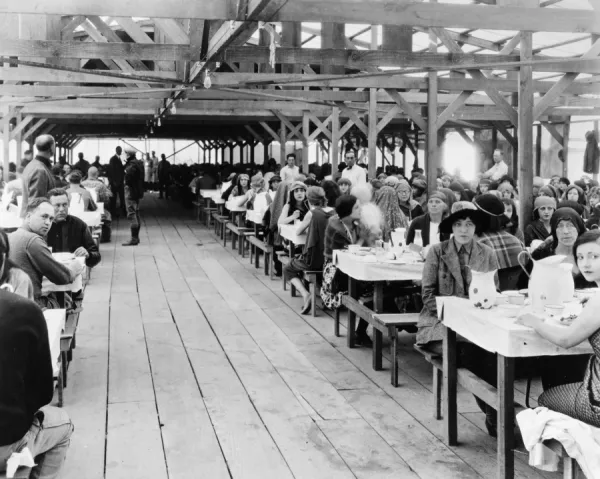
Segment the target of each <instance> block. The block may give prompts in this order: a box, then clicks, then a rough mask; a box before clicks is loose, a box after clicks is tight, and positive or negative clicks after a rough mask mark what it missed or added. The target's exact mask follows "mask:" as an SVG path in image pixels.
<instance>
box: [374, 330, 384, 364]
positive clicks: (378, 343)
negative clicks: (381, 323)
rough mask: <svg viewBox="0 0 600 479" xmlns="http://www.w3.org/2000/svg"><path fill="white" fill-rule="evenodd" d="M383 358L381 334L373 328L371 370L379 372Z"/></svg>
mask: <svg viewBox="0 0 600 479" xmlns="http://www.w3.org/2000/svg"><path fill="white" fill-rule="evenodd" d="M382 357H383V334H382V333H381V331H379V330H378V329H376V328H373V369H374V370H375V371H381V369H382V368H383V367H382Z"/></svg>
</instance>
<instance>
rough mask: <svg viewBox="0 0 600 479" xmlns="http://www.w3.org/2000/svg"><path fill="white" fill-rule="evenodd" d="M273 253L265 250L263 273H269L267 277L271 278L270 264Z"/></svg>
mask: <svg viewBox="0 0 600 479" xmlns="http://www.w3.org/2000/svg"><path fill="white" fill-rule="evenodd" d="M272 255H273V253H272V252H267V251H265V259H264V261H265V275H267V274H268V275H269V278H270V279H271V280H272V279H273V265H272V264H271V261H272V260H271V257H272Z"/></svg>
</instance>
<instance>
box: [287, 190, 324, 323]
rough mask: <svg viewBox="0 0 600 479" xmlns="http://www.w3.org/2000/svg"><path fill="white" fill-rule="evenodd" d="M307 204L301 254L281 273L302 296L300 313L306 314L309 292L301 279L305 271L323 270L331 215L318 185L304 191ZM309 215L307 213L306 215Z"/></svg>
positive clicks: (309, 306) (322, 191)
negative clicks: (304, 238) (305, 231)
mask: <svg viewBox="0 0 600 479" xmlns="http://www.w3.org/2000/svg"><path fill="white" fill-rule="evenodd" d="M306 197H307V199H308V204H309V205H310V208H311V211H310V213H309V214H310V218H311V219H310V224H309V226H308V232H307V233H306V243H305V245H304V248H303V250H302V254H301V255H300V256H297V257H295V258H292V259H291V260H290V262H289V264H288V265H286V266H285V267H284V268H283V274H284V277H285V279H286V280H287V281H289V282H290V283H291V284H292V286H294V287H295V288H296V289H297V290H298V291H299V292H300V294H301V295H302V297H303V298H304V305H303V306H302V310H301V313H302V314H306V313H308V312H309V311H310V308H311V305H312V303H311V297H310V292H309V291H308V290H307V289H306V287H305V286H304V282H303V280H302V276H303V273H304V272H305V271H322V270H323V262H324V256H323V249H324V246H325V229H326V227H327V223H328V221H329V218H330V217H331V216H333V210H332V209H331V208H327V210H326V209H325V208H326V207H325V205H326V201H327V198H326V196H325V191H324V190H323V188H321V187H319V186H311V187H309V188H308V190H307V192H306ZM306 216H307V217H308V216H309V215H308V214H307V215H306Z"/></svg>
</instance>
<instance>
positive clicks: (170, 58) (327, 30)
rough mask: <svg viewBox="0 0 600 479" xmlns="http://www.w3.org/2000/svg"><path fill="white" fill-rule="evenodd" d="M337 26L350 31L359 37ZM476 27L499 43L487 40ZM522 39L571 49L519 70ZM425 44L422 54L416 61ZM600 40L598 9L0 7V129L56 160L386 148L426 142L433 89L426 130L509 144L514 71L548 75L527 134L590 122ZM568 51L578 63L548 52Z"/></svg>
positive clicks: (298, 0)
mask: <svg viewBox="0 0 600 479" xmlns="http://www.w3.org/2000/svg"><path fill="white" fill-rule="evenodd" d="M572 5H575V6H576V7H577V8H572ZM301 22H305V23H304V24H303V23H301ZM309 22H312V23H309ZM314 23H317V25H315V24H314ZM319 24H320V25H319ZM343 24H362V26H361V27H360V29H359V31H360V32H361V33H360V35H354V36H352V35H347V33H346V32H345V29H344V25H343ZM371 25H377V26H378V27H373V28H371V27H370V26H371ZM381 26H382V27H381ZM381 28H382V29H383V35H382V38H383V41H380V40H379V35H378V34H377V32H378V29H381ZM465 29H467V30H465ZM483 29H486V30H498V31H502V32H506V31H508V32H509V34H508V35H506V36H504V37H503V38H502V39H501V40H499V41H490V40H489V39H486V38H483V37H482V36H478V31H479V32H481V31H482V30H483ZM355 30H356V28H355ZM370 31H372V32H373V34H371V35H370V34H369V32H370ZM521 32H527V34H529V33H530V32H568V33H570V34H572V38H568V39H566V40H561V41H559V42H557V41H552V40H551V37H548V38H549V40H551V41H550V42H549V43H548V44H547V45H546V46H544V45H542V46H539V47H537V48H536V49H535V51H532V55H531V56H528V57H524V55H523V52H522V51H521V49H520V45H521V42H522V34H521ZM423 33H425V34H427V35H429V38H430V46H429V47H428V51H415V50H414V49H413V48H412V36H413V35H422V34H423ZM598 35H600V2H599V1H598V0H589V1H587V2H586V1H577V2H575V3H573V2H572V1H568V0H564V1H562V2H561V1H556V0H554V1H545V2H541V3H540V2H539V1H538V0H518V1H514V0H496V1H494V0H485V1H480V2H471V3H469V2H465V1H456V2H448V3H437V2H428V3H425V2H410V1H399V0H394V1H388V0H386V1H384V0H246V1H243V0H202V1H184V0H178V1H163V0H161V1H158V0H103V1H102V2H98V1H97V0H44V1H43V2H40V1H39V0H3V1H2V2H0V56H2V57H3V58H2V60H3V66H0V80H2V83H1V84H0V114H1V115H2V116H3V120H2V122H1V128H2V129H3V131H5V132H6V130H10V131H9V133H8V135H9V137H10V138H16V137H18V135H20V137H21V138H25V139H31V138H33V137H34V136H35V135H36V134H39V133H40V132H51V133H52V134H53V135H55V136H56V137H57V138H58V140H59V142H62V144H63V145H64V146H66V147H69V146H72V145H73V144H75V143H76V142H77V141H78V139H80V138H82V137H96V136H97V137H111V136H112V137H140V136H144V135H150V136H152V137H162V138H189V139H192V140H207V141H208V140H211V141H213V142H215V144H231V143H232V142H233V143H237V142H240V141H250V142H256V141H266V142H269V141H274V140H275V141H279V140H280V139H282V138H286V139H288V140H296V139H298V140H301V141H308V140H326V141H329V140H331V138H332V132H333V128H334V124H336V126H335V127H336V128H338V130H341V133H348V132H349V131H356V132H357V134H363V135H365V136H366V135H367V131H366V130H367V128H368V118H369V117H375V118H376V120H377V124H378V129H377V131H378V133H379V134H382V135H383V136H386V135H387V136H389V135H392V136H393V135H396V134H398V135H401V134H407V133H408V134H412V133H414V131H418V130H419V129H421V130H424V131H426V130H427V125H426V122H427V121H428V117H429V113H428V112H429V109H428V106H429V107H431V104H429V105H428V90H429V88H430V85H431V76H432V75H434V76H435V77H436V91H437V100H436V106H435V108H436V111H437V127H438V128H441V127H442V126H444V127H445V128H456V129H459V130H462V131H463V133H464V129H465V128H466V129H476V128H481V127H489V126H490V125H494V126H498V125H500V126H501V127H502V129H501V131H502V130H504V131H505V132H506V134H507V135H510V131H509V128H511V127H512V126H516V125H517V109H516V107H517V105H518V98H517V96H518V95H517V93H518V91H519V80H518V74H519V71H520V70H521V69H522V68H523V67H529V66H530V67H531V69H532V70H533V71H534V72H543V73H544V74H545V76H547V77H548V79H545V80H541V81H534V82H533V84H532V87H533V90H534V91H535V92H536V93H535V106H534V109H533V121H541V122H543V123H544V124H545V125H547V126H548V128H552V124H553V123H560V122H561V121H563V119H564V118H568V117H570V116H574V115H584V116H590V117H594V118H598V117H600V58H599V56H598V55H599V53H600V42H599V41H598V38H599V37H598ZM369 36H370V37H372V38H371V40H370V41H369V40H364V39H361V38H364V37H369ZM303 38H320V39H321V48H304V47H303V46H302V44H303ZM561 38H562V37H561ZM588 39H589V40H588ZM569 41H571V43H573V42H582V41H588V42H589V43H588V45H589V49H588V50H587V52H586V53H584V54H583V55H582V56H579V55H578V56H573V55H566V56H548V55H546V54H545V50H546V49H550V48H556V46H557V45H565V44H569ZM465 45H468V46H469V47H471V46H474V47H477V49H476V51H475V52H465V51H463V47H464V46H465ZM336 112H337V113H336ZM336 115H337V118H336ZM159 118H160V126H159V125H158V123H159V121H158V119H159ZM338 122H339V125H338V124H337V123H338ZM282 129H283V131H284V132H283V133H282V131H281V130H282ZM338 130H336V132H337V133H336V134H338V133H340V131H338ZM282 135H283V136H282ZM337 137H339V136H337Z"/></svg>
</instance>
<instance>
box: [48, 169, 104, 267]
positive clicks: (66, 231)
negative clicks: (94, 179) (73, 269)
mask: <svg viewBox="0 0 600 479" xmlns="http://www.w3.org/2000/svg"><path fill="white" fill-rule="evenodd" d="M91 169H92V168H90V170H91ZM48 199H49V200H50V204H51V205H52V206H53V207H54V222H53V223H52V226H51V227H50V230H49V231H48V236H47V237H46V242H47V243H48V246H50V247H51V248H52V251H53V252H54V253H73V254H74V255H75V256H84V257H85V265H86V266H87V267H88V268H93V267H94V266H96V265H97V264H98V263H99V262H100V252H99V251H98V246H96V243H95V242H94V239H93V238H92V235H91V233H90V230H89V229H88V226H87V224H85V221H83V220H80V219H79V218H77V217H76V216H71V215H70V214H69V200H70V198H69V195H68V194H67V191H66V190H64V189H62V188H54V189H53V190H50V191H49V192H48Z"/></svg>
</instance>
